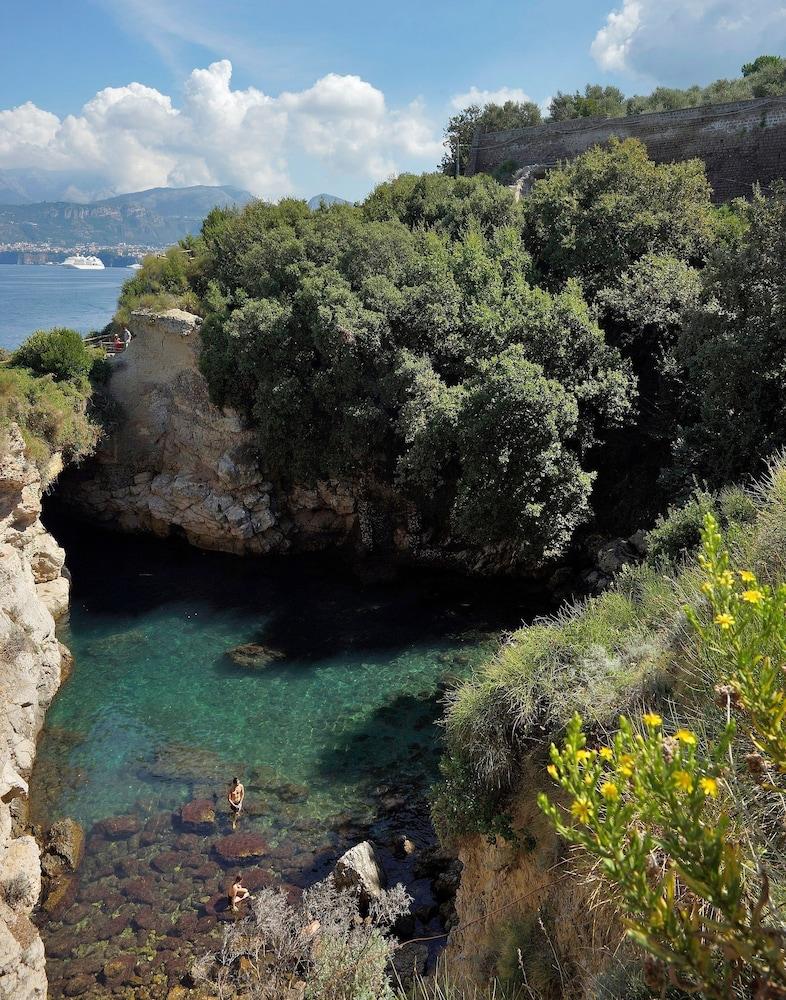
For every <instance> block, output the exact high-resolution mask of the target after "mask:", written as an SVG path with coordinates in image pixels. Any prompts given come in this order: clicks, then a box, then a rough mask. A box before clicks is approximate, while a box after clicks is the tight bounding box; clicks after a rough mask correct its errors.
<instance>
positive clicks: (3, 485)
mask: <svg viewBox="0 0 786 1000" xmlns="http://www.w3.org/2000/svg"><path fill="white" fill-rule="evenodd" d="M51 471H52V472H53V473H54V471H55V470H51ZM41 495H42V484H41V476H40V473H39V471H38V469H37V468H36V467H35V465H34V464H33V463H32V462H30V461H28V459H27V458H26V457H25V447H24V441H23V440H22V436H21V434H20V433H19V430H18V428H17V427H16V426H15V425H14V424H11V426H10V427H9V428H3V429H1V430H0V998H2V1000H12V998H13V1000H34V998H35V1000H39V998H40V1000H43V998H45V997H46V993H47V984H46V972H45V960H44V946H43V944H42V942H41V938H40V937H39V934H38V930H37V928H36V927H35V925H34V924H33V923H32V922H31V920H30V913H31V911H32V908H33V907H34V905H35V904H36V902H37V900H38V896H39V894H40V891H41V866H40V858H39V849H38V845H37V844H36V841H35V839H34V838H33V837H32V836H29V835H27V834H25V833H24V832H23V831H24V829H25V820H26V801H27V779H28V777H29V775H30V771H31V769H32V766H33V757H34V755H35V743H36V737H37V736H38V732H39V730H40V729H41V725H42V724H43V720H44V712H45V711H46V708H47V706H48V705H49V702H50V701H51V699H52V697H53V695H54V694H55V692H56V690H57V688H58V686H59V684H60V681H61V676H62V672H63V666H64V663H65V662H66V655H65V654H66V653H67V651H66V650H65V649H64V647H61V646H60V644H59V643H58V641H57V638H56V637H55V620H54V619H55V616H57V615H59V614H61V613H62V612H63V611H64V610H65V609H66V607H67V606H68V590H69V585H68V578H67V576H66V575H65V570H64V565H63V564H64V560H65V553H64V552H63V550H62V549H61V548H60V547H59V546H58V545H57V543H56V542H55V540H54V539H53V538H52V536H51V535H50V534H49V533H48V532H47V531H46V529H45V528H44V526H43V525H42V524H41V520H40V513H41Z"/></svg>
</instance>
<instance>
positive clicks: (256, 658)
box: [227, 642, 285, 670]
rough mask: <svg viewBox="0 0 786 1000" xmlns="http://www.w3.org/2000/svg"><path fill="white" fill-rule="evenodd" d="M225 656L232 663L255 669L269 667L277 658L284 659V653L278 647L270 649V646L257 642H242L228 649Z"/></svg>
mask: <svg viewBox="0 0 786 1000" xmlns="http://www.w3.org/2000/svg"><path fill="white" fill-rule="evenodd" d="M227 656H228V657H229V659H230V660H232V662H233V663H237V664H238V666H241V667H253V668H254V669H256V670H259V669H262V668H263V667H269V666H270V664H271V663H275V662H276V661H277V660H283V659H285V654H284V653H282V652H281V650H280V649H272V648H271V647H270V646H263V645H261V644H260V643H258V642H244V643H243V644H242V645H240V646H235V648H234V649H230V650H229V652H228V653H227Z"/></svg>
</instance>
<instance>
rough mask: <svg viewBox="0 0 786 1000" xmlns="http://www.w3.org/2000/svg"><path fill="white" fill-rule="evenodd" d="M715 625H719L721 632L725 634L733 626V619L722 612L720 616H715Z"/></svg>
mask: <svg viewBox="0 0 786 1000" xmlns="http://www.w3.org/2000/svg"><path fill="white" fill-rule="evenodd" d="M715 624H716V625H720V627H721V628H722V629H723V631H724V632H727V631H728V630H729V629H730V628H731V627H732V625H733V624H734V617H733V616H732V615H730V614H727V612H725V611H723V612H721V614H719V615H715Z"/></svg>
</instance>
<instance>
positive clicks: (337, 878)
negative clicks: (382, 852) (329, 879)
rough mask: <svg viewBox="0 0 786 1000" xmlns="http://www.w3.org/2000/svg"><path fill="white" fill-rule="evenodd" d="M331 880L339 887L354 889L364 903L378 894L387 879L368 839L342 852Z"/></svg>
mask: <svg viewBox="0 0 786 1000" xmlns="http://www.w3.org/2000/svg"><path fill="white" fill-rule="evenodd" d="M333 881H334V882H335V884H336V887H337V888H339V889H356V890H357V891H358V894H359V896H360V899H361V901H362V902H364V903H366V904H367V903H368V902H369V900H371V899H376V898H377V897H378V896H379V894H380V893H381V892H382V890H383V889H384V888H385V886H386V885H387V879H386V877H385V871H384V869H383V867H382V864H381V862H380V860H379V858H378V857H377V853H376V851H375V850H374V845H373V844H372V843H371V841H370V840H364V841H363V842H362V843H360V844H356V845H355V846H354V847H351V848H350V849H349V850H348V851H347V852H346V853H345V854H342V856H341V857H340V858H339V859H338V861H337V862H336V867H335V870H334V872H333Z"/></svg>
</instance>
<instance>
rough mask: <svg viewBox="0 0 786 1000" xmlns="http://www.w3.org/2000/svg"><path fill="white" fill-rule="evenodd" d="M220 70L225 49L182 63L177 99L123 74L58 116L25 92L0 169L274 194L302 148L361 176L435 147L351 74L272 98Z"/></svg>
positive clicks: (326, 164) (371, 178)
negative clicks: (178, 102) (203, 65)
mask: <svg viewBox="0 0 786 1000" xmlns="http://www.w3.org/2000/svg"><path fill="white" fill-rule="evenodd" d="M231 81H232V65H231V63H230V62H229V61H228V60H226V59H224V60H221V61H219V62H215V63H212V64H211V65H210V66H209V67H208V68H207V69H195V70H193V71H192V72H191V74H190V75H189V77H188V79H187V80H186V82H185V87H184V99H183V102H182V106H181V107H176V106H175V105H174V103H173V101H172V99H171V98H170V97H168V96H167V95H166V94H162V93H161V92H160V91H158V90H155V89H154V88H152V87H147V86H144V85H143V84H141V83H130V84H128V85H127V86H124V87H107V88H105V89H104V90H101V91H99V93H97V94H96V95H95V97H93V98H92V99H91V100H89V101H88V102H87V103H86V104H85V105H84V107H83V108H82V110H81V112H80V113H79V114H75V115H67V116H66V117H65V118H63V119H60V118H58V117H57V116H56V115H53V114H50V113H49V112H47V111H44V110H42V109H40V108H38V107H36V106H35V105H34V104H32V103H29V102H28V103H27V104H23V105H21V106H20V107H18V108H14V109H11V110H7V111H0V168H20V167H21V168H27V169H32V168H38V169H45V170H57V171H63V172H65V173H66V174H67V175H68V177H69V183H70V187H71V189H72V191H76V192H81V193H83V194H84V196H85V197H89V196H90V195H91V194H93V193H95V192H96V191H97V190H98V189H99V188H100V190H101V193H102V194H104V193H106V192H107V191H111V192H115V193H122V192H125V191H134V190H140V189H143V188H147V187H158V186H183V185H188V184H236V185H238V186H240V187H245V188H248V190H250V191H251V192H252V193H253V194H256V195H260V196H262V197H266V198H275V197H279V196H281V195H284V194H289V193H292V192H293V190H294V189H295V185H294V183H293V181H292V177H291V174H292V167H293V166H297V165H298V163H300V162H301V161H303V159H304V158H309V159H311V160H314V161H315V162H316V163H317V164H321V165H322V169H324V170H325V171H326V172H328V173H337V172H340V173H341V174H343V175H346V176H347V177H349V178H353V179H354V180H355V182H356V183H364V184H365V186H368V185H369V184H370V183H372V182H375V181H378V180H381V179H382V178H384V177H386V176H388V175H389V174H391V173H392V172H394V171H395V170H397V169H399V168H400V167H402V166H406V167H408V168H413V167H414V168H420V169H426V168H429V167H432V166H433V165H434V163H435V162H436V160H437V159H438V158H439V155H440V153H441V151H442V147H441V143H440V141H439V139H437V138H436V137H435V135H434V130H433V128H432V126H431V124H430V123H429V122H428V120H427V118H426V115H425V111H424V108H423V106H422V105H421V104H420V103H419V102H417V101H415V102H413V103H412V104H410V105H409V106H408V107H405V108H403V109H398V110H392V109H390V108H388V106H387V104H386V101H385V96H384V94H383V93H382V92H381V91H380V90H378V89H377V88H376V87H374V86H372V85H371V84H370V83H368V82H366V81H365V80H362V79H361V78H360V77H358V76H341V75H338V74H336V73H330V74H328V75H327V76H324V77H322V78H321V79H320V80H317V82H316V83H315V84H314V85H313V86H312V87H309V88H307V89H306V90H302V91H297V92H283V93H281V94H279V95H278V96H276V97H273V96H270V95H268V94H265V93H263V92H262V91H261V90H258V89H256V88H255V87H249V88H247V89H246V90H233V89H232V85H231ZM88 178H89V181H88V180H87V179H88ZM96 178H99V179H100V183H99V184H98V186H97V185H96ZM301 193H308V192H301Z"/></svg>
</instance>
